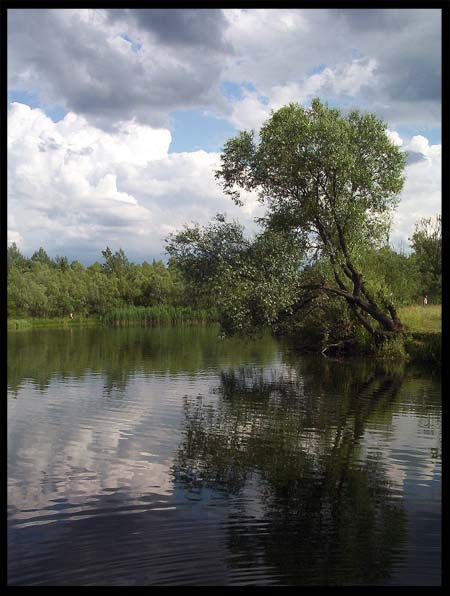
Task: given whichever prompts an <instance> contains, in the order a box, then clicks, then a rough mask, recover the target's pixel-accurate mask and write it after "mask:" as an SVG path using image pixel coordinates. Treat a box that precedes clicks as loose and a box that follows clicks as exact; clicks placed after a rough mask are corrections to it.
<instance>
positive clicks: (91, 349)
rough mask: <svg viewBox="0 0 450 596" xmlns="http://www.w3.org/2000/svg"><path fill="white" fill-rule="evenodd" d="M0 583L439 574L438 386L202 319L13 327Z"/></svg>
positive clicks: (276, 581) (435, 379) (395, 369)
mask: <svg viewBox="0 0 450 596" xmlns="http://www.w3.org/2000/svg"><path fill="white" fill-rule="evenodd" d="M7 415H8V423H7V437H8V438H7V442H8V445H7V446H8V455H7V457H8V513H7V528H8V534H7V536H8V583H9V585H48V586H51V585H59V586H69V585H79V586H87V585H106V586H114V585H122V586H128V585H219V586H222V585H224V586H225V585H226V586H233V585H269V586H270V585H275V586H289V585H440V583H441V548H440V547H441V385H440V377H439V376H438V375H432V374H431V373H430V372H428V371H418V370H411V369H408V368H405V366H404V365H401V364H394V363H392V364H390V365H389V366H387V365H382V364H381V363H379V362H376V361H374V360H373V359H368V358H366V359H362V358H361V359H348V360H344V361H336V360H330V359H327V358H324V357H323V356H299V355H298V354H295V353H294V352H293V351H292V350H291V349H290V348H289V346H287V345H286V344H284V343H282V342H278V341H276V340H275V339H273V338H272V337H270V336H268V335H265V336H263V337H259V338H255V339H252V340H245V341H244V340H239V339H221V338H220V337H219V332H218V328H217V327H215V326H204V327H202V326H198V327H152V328H113V329H108V328H98V329H92V328H90V329H64V330H54V329H52V330H31V331H22V332H15V333H10V334H9V335H8V399H7Z"/></svg>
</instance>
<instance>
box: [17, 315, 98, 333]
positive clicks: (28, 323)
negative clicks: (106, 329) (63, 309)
mask: <svg viewBox="0 0 450 596" xmlns="http://www.w3.org/2000/svg"><path fill="white" fill-rule="evenodd" d="M99 321H100V319H99V317H89V318H85V317H77V316H75V318H74V319H73V320H71V319H69V318H67V317H45V318H44V317H42V318H41V317H27V318H25V319H8V331H22V330H24V329H42V328H45V329H48V328H52V327H56V328H66V327H85V326H92V325H98V323H99Z"/></svg>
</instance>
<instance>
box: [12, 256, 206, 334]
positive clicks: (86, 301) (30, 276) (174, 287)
mask: <svg viewBox="0 0 450 596" xmlns="http://www.w3.org/2000/svg"><path fill="white" fill-rule="evenodd" d="M103 256H104V258H105V263H104V264H103V265H101V264H100V263H98V262H96V263H94V264H93V265H91V266H90V267H85V266H84V265H83V264H82V263H80V262H79V261H76V260H75V261H73V262H72V263H71V264H70V265H69V261H68V259H67V257H64V256H57V257H56V258H55V260H54V261H52V260H51V259H50V258H49V257H48V255H47V253H46V252H45V251H44V249H42V248H41V249H39V251H37V252H35V253H34V255H33V257H32V258H31V259H27V258H26V257H24V256H23V255H22V254H21V253H20V251H19V249H18V248H17V246H16V245H15V244H12V245H11V246H10V247H9V248H8V316H9V317H10V318H14V319H24V318H26V317H40V318H46V317H47V318H51V317H53V318H56V319H57V318H58V317H64V318H67V320H69V313H73V315H74V316H75V317H76V318H77V319H78V320H79V319H80V317H85V316H101V317H102V316H104V315H106V313H108V312H109V311H112V310H113V309H118V308H130V307H142V308H144V307H145V308H156V307H158V308H160V310H161V309H162V310H161V312H162V311H163V310H164V308H165V307H167V308H172V307H174V308H175V307H176V308H178V309H183V308H191V309H194V310H195V311H196V312H195V317H197V316H198V317H199V318H200V319H203V318H204V313H202V312H201V313H200V314H199V313H198V312H197V311H201V309H202V308H204V307H205V305H204V304H201V303H200V301H198V300H197V301H196V303H195V302H194V301H193V300H192V299H191V295H190V293H189V291H188V290H187V288H186V284H185V283H184V281H183V278H182V276H181V273H180V271H179V269H178V268H177V267H175V266H174V265H172V266H166V265H165V264H164V263H163V262H162V261H153V263H152V264H149V263H147V262H144V263H143V264H142V265H137V264H133V263H130V261H129V260H128V258H127V256H126V254H125V253H124V251H123V250H122V249H120V250H119V251H118V252H116V253H114V254H113V253H112V251H111V250H110V249H109V248H107V249H106V250H105V251H103ZM211 306H212V305H211V304H208V305H206V307H208V308H210V307H211ZM180 312H181V311H180ZM166 314H167V313H166ZM190 316H191V315H190V314H188V313H183V314H182V315H181V317H182V318H183V319H188V318H189V317H190ZM210 316H211V315H210V314H208V317H210ZM161 318H162V319H165V318H167V319H168V320H171V319H172V318H175V319H177V318H178V311H177V312H175V314H174V313H172V312H171V313H169V314H168V315H167V316H166V315H165V314H161ZM56 319H55V320H56ZM64 320H65V319H64ZM11 328H15V326H14V325H12V326H11Z"/></svg>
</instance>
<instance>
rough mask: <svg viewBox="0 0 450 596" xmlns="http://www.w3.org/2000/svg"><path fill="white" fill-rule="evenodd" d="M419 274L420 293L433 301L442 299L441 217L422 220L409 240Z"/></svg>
mask: <svg viewBox="0 0 450 596" xmlns="http://www.w3.org/2000/svg"><path fill="white" fill-rule="evenodd" d="M409 241H410V243H411V246H412V248H413V250H414V255H413V257H414V260H415V262H416V265H417V268H418V270H419V272H420V285H421V287H420V291H421V293H422V295H425V294H427V295H430V296H432V297H433V298H434V299H435V300H439V301H440V300H441V297H442V217H441V216H440V215H437V216H436V217H435V218H431V217H430V218H423V219H421V220H420V222H418V223H417V224H416V226H415V231H414V234H413V235H412V236H411V238H409Z"/></svg>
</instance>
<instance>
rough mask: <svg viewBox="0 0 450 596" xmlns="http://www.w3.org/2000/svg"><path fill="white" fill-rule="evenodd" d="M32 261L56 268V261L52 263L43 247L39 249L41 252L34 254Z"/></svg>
mask: <svg viewBox="0 0 450 596" xmlns="http://www.w3.org/2000/svg"><path fill="white" fill-rule="evenodd" d="M31 260H32V261H34V262H36V263H42V265H48V266H49V267H55V266H56V265H55V263H54V261H52V259H51V258H50V257H49V256H48V254H47V253H46V252H45V250H44V249H43V248H42V246H41V247H40V248H39V250H37V251H36V252H35V253H33V255H32V257H31Z"/></svg>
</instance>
